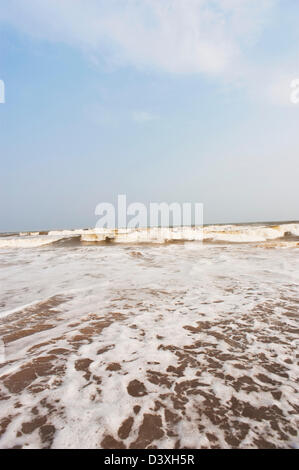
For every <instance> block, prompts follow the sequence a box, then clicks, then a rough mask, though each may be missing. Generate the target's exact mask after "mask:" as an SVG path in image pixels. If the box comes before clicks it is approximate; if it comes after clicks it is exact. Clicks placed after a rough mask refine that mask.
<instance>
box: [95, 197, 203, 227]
mask: <svg viewBox="0 0 299 470" xmlns="http://www.w3.org/2000/svg"><path fill="white" fill-rule="evenodd" d="M95 214H96V215H97V216H98V217H99V218H98V221H97V223H96V229H108V230H131V231H132V230H137V229H149V228H156V229H159V228H160V229H172V230H175V231H176V233H178V232H179V231H180V230H182V231H186V229H188V228H192V227H202V225H203V204H202V203H191V202H186V203H182V204H181V203H178V202H173V203H170V204H169V203H166V202H161V203H153V202H151V203H149V204H148V205H145V204H143V203H141V202H134V203H132V204H129V205H128V204H127V196H126V195H125V194H122V195H119V196H118V198H117V205H114V204H112V203H107V202H106V203H100V204H98V205H97V207H96V210H95Z"/></svg>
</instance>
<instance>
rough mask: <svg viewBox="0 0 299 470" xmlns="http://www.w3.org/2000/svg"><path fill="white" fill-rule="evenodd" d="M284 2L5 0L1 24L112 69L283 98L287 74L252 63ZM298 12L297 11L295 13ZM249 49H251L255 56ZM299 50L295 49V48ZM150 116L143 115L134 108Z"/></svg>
mask: <svg viewBox="0 0 299 470" xmlns="http://www.w3.org/2000/svg"><path fill="white" fill-rule="evenodd" d="M294 3H296V2H287V0H284V1H283V2H282V0H42V1H41V0H10V1H9V2H6V4H5V6H1V10H0V22H1V21H4V22H8V23H10V24H11V25H13V26H14V27H16V28H17V29H18V30H21V31H23V32H25V33H27V34H30V35H31V36H34V37H37V38H40V39H44V40H47V41H54V42H63V43H65V44H68V45H70V46H72V47H75V48H78V49H80V50H81V51H83V53H85V54H86V55H88V57H89V58H90V59H91V60H93V63H95V64H97V63H103V61H105V62H106V63H107V64H109V66H111V65H112V66H115V67H118V66H132V67H135V68H137V69H146V70H152V71H158V72H164V73H169V74H177V75H178V74H198V75H205V76H207V77H213V78H220V79H222V80H224V81H225V82H230V83H234V84H238V85H239V84H240V83H242V84H243V85H245V86H246V87H247V88H248V90H249V91H250V92H251V93H253V94H259V95H261V94H263V97H264V99H266V100H268V101H270V102H272V103H275V104H283V103H286V102H288V92H289V81H290V80H291V79H292V78H293V75H294V74H293V72H292V74H290V73H289V70H290V68H291V67H292V65H293V63H295V62H296V64H297V53H296V51H295V53H293V54H292V56H291V59H290V66H289V65H288V66H287V67H284V66H283V65H282V66H281V68H280V69H279V70H278V67H277V62H276V63H275V61H273V62H272V63H271V62H269V63H267V65H266V66H264V65H263V63H262V61H256V60H255V54H256V53H257V51H258V47H257V46H258V44H259V39H260V38H261V36H262V34H263V32H264V31H265V30H266V29H267V27H268V26H269V23H271V18H272V16H271V15H272V14H274V13H273V12H275V11H276V13H277V11H279V10H276V7H277V6H279V5H280V7H284V6H285V5H286V7H287V6H288V7H289V8H290V5H291V8H296V6H294ZM296 11H297V12H298V9H297V10H296ZM252 51H254V53H252ZM297 51H298V47H297ZM133 118H134V119H135V120H136V121H140V122H141V121H143V122H145V121H149V120H151V119H152V116H151V115H149V114H148V113H142V112H141V113H138V112H137V113H135V115H134V117H133Z"/></svg>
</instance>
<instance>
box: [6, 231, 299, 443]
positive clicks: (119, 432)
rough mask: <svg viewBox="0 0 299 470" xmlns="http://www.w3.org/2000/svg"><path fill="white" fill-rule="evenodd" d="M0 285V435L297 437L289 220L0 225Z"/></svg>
mask: <svg viewBox="0 0 299 470" xmlns="http://www.w3.org/2000/svg"><path fill="white" fill-rule="evenodd" d="M0 291H1V296H0V343H1V344H2V356H3V358H2V364H0V448H7V447H15V446H17V447H23V448H41V447H52V448H57V447H63V448H117V447H119V448H139V447H141V448H145V447H158V448H186V447H187V448H217V447H224V448H232V447H241V448H256V447H259V448H265V447H279V448H281V447H285V448H288V447H298V445H299V438H298V396H299V395H298V393H299V386H298V379H299V373H298V353H299V351H298V332H299V329H298V308H299V222H294V223H279V224H275V223H274V224H263V223H260V224H239V225H214V226H211V225H210V226H205V227H204V228H203V229H201V228H200V227H194V228H189V229H184V230H178V229H175V228H174V229H157V228H150V229H139V230H131V231H125V230H120V231H117V232H115V231H109V230H106V231H104V230H102V231H100V230H95V229H93V230H74V231H55V232H42V233H40V232H35V233H20V234H2V236H1V237H0ZM1 344H0V347H1ZM0 361H1V351H0Z"/></svg>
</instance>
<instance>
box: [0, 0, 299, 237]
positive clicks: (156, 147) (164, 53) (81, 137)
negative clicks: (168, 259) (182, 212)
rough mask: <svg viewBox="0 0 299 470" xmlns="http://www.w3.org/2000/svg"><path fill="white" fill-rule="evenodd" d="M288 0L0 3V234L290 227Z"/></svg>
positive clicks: (292, 134) (294, 212)
mask: <svg viewBox="0 0 299 470" xmlns="http://www.w3.org/2000/svg"><path fill="white" fill-rule="evenodd" d="M294 78H299V2H297V1H296V0H281V1H280V0H259V1H257V0H250V1H249V0H210V1H207V0H189V1H186V0H165V1H164V2H162V1H161V0H139V1H138V0H131V1H130V0H114V1H108V0H84V1H83V0H72V1H71V0H59V1H58V0H43V1H42V2H41V1H37V0H10V2H7V0H0V79H2V80H4V82H5V85H6V103H5V104H0V158H1V176H0V178H1V180H0V184H1V186H0V187H1V189H0V197H1V214H0V231H15V230H16V231H17V230H38V229H48V228H71V227H85V226H93V225H94V224H95V223H96V219H97V218H96V216H95V215H94V210H95V207H96V205H97V204H98V203H100V202H114V201H115V200H116V197H117V195H118V194H124V193H125V194H127V196H128V201H129V202H135V201H138V202H144V203H148V202H150V201H152V202H162V201H166V202H175V201H178V202H187V201H191V202H192V201H193V202H203V203H204V205H205V212H204V216H205V220H204V222H205V223H214V222H215V223H216V222H246V221H261V220H291V219H299V213H298V212H299V211H298V181H299V164H298V159H299V141H298V135H299V132H298V126H299V105H295V104H291V103H290V99H289V96H290V83H291V81H292V80H293V79H294Z"/></svg>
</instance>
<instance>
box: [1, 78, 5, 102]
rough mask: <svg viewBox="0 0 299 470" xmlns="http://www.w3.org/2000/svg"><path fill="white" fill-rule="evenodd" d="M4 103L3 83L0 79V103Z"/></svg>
mask: <svg viewBox="0 0 299 470" xmlns="http://www.w3.org/2000/svg"><path fill="white" fill-rule="evenodd" d="M4 103H5V83H4V81H3V80H0V104H4Z"/></svg>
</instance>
